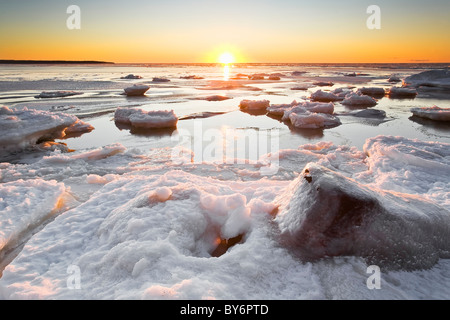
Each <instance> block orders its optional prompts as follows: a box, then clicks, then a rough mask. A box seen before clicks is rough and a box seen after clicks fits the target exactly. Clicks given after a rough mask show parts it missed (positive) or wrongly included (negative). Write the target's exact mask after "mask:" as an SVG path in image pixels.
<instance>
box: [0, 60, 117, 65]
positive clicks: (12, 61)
mask: <svg viewBox="0 0 450 320" xmlns="http://www.w3.org/2000/svg"><path fill="white" fill-rule="evenodd" d="M0 64H114V62H107V61H91V60H89V61H73V60H0Z"/></svg>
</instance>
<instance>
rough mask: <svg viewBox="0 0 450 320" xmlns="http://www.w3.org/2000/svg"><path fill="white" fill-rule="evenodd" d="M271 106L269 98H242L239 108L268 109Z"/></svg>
mask: <svg viewBox="0 0 450 320" xmlns="http://www.w3.org/2000/svg"><path fill="white" fill-rule="evenodd" d="M269 106H270V101H268V100H242V101H241V102H240V103H239V108H241V109H244V110H266V109H267V108H268V107H269Z"/></svg>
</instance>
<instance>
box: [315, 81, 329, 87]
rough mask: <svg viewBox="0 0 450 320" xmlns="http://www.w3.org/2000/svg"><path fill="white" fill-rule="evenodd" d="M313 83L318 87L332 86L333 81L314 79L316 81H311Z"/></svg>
mask: <svg viewBox="0 0 450 320" xmlns="http://www.w3.org/2000/svg"><path fill="white" fill-rule="evenodd" d="M313 85H315V86H318V87H332V86H334V83H333V82H331V81H316V82H313Z"/></svg>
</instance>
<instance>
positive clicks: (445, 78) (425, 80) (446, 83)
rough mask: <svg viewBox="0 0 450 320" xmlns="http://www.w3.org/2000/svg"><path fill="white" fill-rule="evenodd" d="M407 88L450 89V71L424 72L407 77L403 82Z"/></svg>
mask: <svg viewBox="0 0 450 320" xmlns="http://www.w3.org/2000/svg"><path fill="white" fill-rule="evenodd" d="M403 83H404V85H406V86H413V87H420V86H424V87H441V88H450V69H448V68H446V69H438V70H429V71H424V72H421V73H418V74H414V75H411V76H409V77H406V78H405V79H404V81H403Z"/></svg>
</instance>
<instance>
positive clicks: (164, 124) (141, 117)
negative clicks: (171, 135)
mask: <svg viewBox="0 0 450 320" xmlns="http://www.w3.org/2000/svg"><path fill="white" fill-rule="evenodd" d="M114 120H115V121H116V122H118V123H123V124H126V125H130V126H132V127H136V128H144V129H160V128H174V127H176V126H177V122H178V118H177V116H176V115H175V113H174V112H173V110H170V111H168V110H157V111H145V110H143V109H137V108H122V107H119V108H117V109H116V111H115V113H114Z"/></svg>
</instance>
